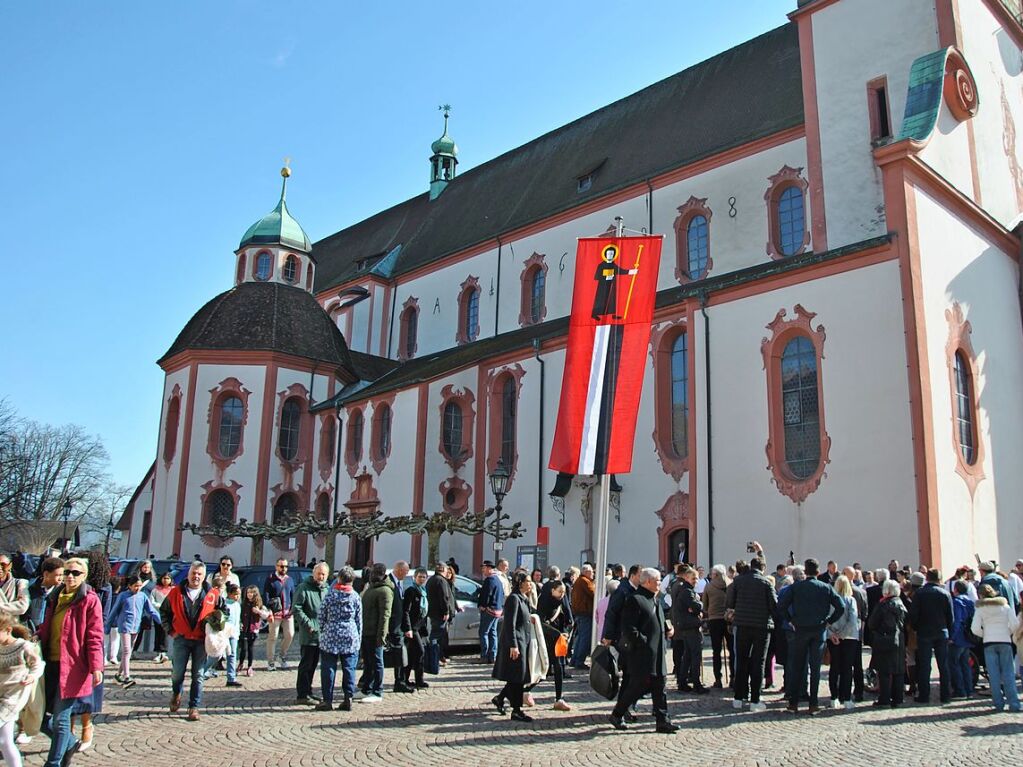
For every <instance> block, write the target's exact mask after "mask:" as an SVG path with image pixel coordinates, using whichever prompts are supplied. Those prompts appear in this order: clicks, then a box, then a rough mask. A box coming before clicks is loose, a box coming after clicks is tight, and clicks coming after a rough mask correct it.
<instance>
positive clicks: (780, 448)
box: [760, 304, 831, 503]
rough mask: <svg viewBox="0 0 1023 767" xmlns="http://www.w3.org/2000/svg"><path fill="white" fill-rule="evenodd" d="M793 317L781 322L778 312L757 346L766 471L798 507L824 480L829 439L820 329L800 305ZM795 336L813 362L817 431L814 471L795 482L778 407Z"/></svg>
mask: <svg viewBox="0 0 1023 767" xmlns="http://www.w3.org/2000/svg"><path fill="white" fill-rule="evenodd" d="M795 314H796V316H795V317H793V318H792V319H785V316H786V310H785V309H780V310H778V314H777V315H775V318H774V320H772V321H771V322H770V323H769V324H768V325H767V329H768V330H769V331H771V335H770V337H768V338H764V339H763V341H762V342H761V344H760V352H761V354H762V355H763V358H764V370H765V371H766V373H767V376H766V377H767V412H768V429H769V434H768V441H767V445H766V446H765V448H764V450H765V452H766V453H767V470H768V471H770V472H771V478H772V481H773V482H774V484H775V485H776V486H777V488H778V492H780V493H781V494H782V495H784V496H787V497H789V498H791V499H792V500H793V501H795V502H796V503H802V502H803V501H805V500H806V498H807V497H808V496H809V495H810V493H812V492H814V491H815V490H816V489H817V488H818V487H819V486H820V483H821V479H822V478H823V477H825V476H826V474H825V469H826V468H827V465H828V464H829V463H830V462H831V459H830V457H829V456H830V452H831V437H830V436H828V433H827V429H826V427H825V423H824V420H825V410H826V408H825V406H824V404H825V403H824V368H823V364H822V363H823V360H824V339H825V332H824V326H823V325H818V326H817V328H816V329H814V328H813V327H812V326H811V324H810V323H811V320H813V318H814V317H816V316H817V315H816V314H815V313H814V312H808V311H807V310H806V309H804V308H803V307H802V306H801V305H799V304H796V306H795ZM795 336H803V337H805V338H807V339H808V340H809V341H810V343H811V344H812V345H813V348H814V352H815V354H816V358H817V413H818V427H819V429H820V459H819V460H818V462H817V468H816V470H815V471H814V472H813V473H812V474H811V475H810V476H808V477H804V478H799V477H796V476H794V475H793V474H792V473H791V472H790V471H789V468H788V464H787V463H786V460H785V414H784V407H783V403H782V396H781V392H782V375H781V357H782V354H783V353H784V351H785V346H786V344H788V342H789V341H791V340H792V339H793V338H794V337H795Z"/></svg>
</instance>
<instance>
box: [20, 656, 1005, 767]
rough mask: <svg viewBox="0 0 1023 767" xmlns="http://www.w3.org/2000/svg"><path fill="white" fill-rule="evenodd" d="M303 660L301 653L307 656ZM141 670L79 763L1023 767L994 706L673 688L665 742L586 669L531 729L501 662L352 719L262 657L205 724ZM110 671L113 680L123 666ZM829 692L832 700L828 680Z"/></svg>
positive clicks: (362, 707)
mask: <svg viewBox="0 0 1023 767" xmlns="http://www.w3.org/2000/svg"><path fill="white" fill-rule="evenodd" d="M296 651H297V648H294V649H293V650H292V652H291V655H292V656H293V657H296V658H297V655H296ZM257 657H260V656H259V655H258V654H257ZM132 665H133V669H132V670H133V672H134V676H135V678H136V679H137V680H138V684H137V685H135V686H134V687H133V688H131V689H128V690H123V689H121V688H120V687H118V686H117V685H111V686H110V687H108V688H107V689H108V694H107V700H106V702H105V704H104V713H103V714H102V715H101V716H100V717H97V722H98V726H97V728H96V736H95V744H96V745H95V747H94V749H93V750H92V751H90V752H86V753H85V754H82V755H81V756H79V757H76V758H75V761H74V763H75V764H76V765H100V764H103V765H119V767H185V766H188V767H190V766H191V765H199V764H202V765H210V767H213V766H214V765H216V766H219V765H225V766H227V765H230V766H231V767H271V765H287V766H288V767H298V766H299V765H301V766H302V767H319V766H320V765H346V766H347V765H352V764H357V765H388V767H400V766H402V765H422V766H423V767H428V766H430V765H436V764H442V763H444V762H447V763H451V764H459V765H477V764H490V765H502V767H512V766H513V765H520V764H521V765H580V764H586V765H601V764H614V765H649V766H651V767H652V766H653V765H664V764H681V763H693V764H696V763H698V764H700V765H706V766H708V767H711V766H713V765H737V766H739V765H751V766H753V765H756V766H757V767H767V766H770V765H814V767H819V765H828V766H829V767H834V766H835V765H858V766H859V765H865V764H871V763H879V764H880V763H888V764H896V765H958V764H963V765H971V767H976V765H978V764H992V763H999V764H1005V763H1016V764H1020V763H1023V715H1020V714H1011V713H995V712H994V711H993V710H992V709H991V707H990V700H989V699H987V698H980V699H977V700H972V701H957V702H954V703H952V704H950V705H946V706H940V707H939V706H937V705H935V706H919V705H914V704H912V703H910V704H907V705H905V706H904V707H902V708H900V709H897V710H888V709H885V710H880V709H874V708H872V707H871V706H870V704H869V703H861V704H859V705H857V707H856V709H855V710H854V711H851V712H845V711H824V712H822V713H821V715H820V716H818V717H816V718H811V717H809V716H806V715H805V714H801V715H799V716H793V715H790V714H786V713H784V712H783V710H782V709H783V708H784V702H783V701H782V700H781V698H780V696H779V695H777V694H775V693H769V694H768V695H767V696H766V697H765V700H766V701H767V703H768V710H767V711H766V712H764V713H757V714H751V713H749V712H736V711H733V709H732V707H731V701H730V700H729V699H728V698H727V697H726V696H725V695H724V694H723V692H727V691H720V690H715V691H713V692H712V693H711V694H710V695H707V696H703V697H701V698H697V697H695V696H692V695H688V696H680V695H678V694H676V693H669V703H670V708H671V713H672V716H673V718H674V720H675V721H676V722H677V723H678V724H680V725H681V726H682V730H681V731H680V732H679V733H678V734H676V735H658V734H655V733H654V732H653V720H652V719H651V718H650V717H649V716H648V714H649V703H648V702H646V703H641V704H640V713H641V715H642V714H644V713H645V714H647V715H645V716H641V719H640V722H639V723H638V724H636V725H633V726H632V729H631V730H630V731H629V732H624V733H619V732H616V731H614V730H612V728H611V727H610V726H609V725H608V723H607V714H608V711H609V709H610V704H609V703H607V702H606V701H601V700H598V699H597V698H596V697H595V696H594V694H593V693H592V692H590V690H589V686H588V684H587V682H586V680H585V679H584V678H583V675H582V674H577V675H576V676H575V677H574V678H573V679H571V680H567V681H566V696H565V697H566V699H567V700H568V701H569V702H570V704H571V705H572V706H573V710H572V711H570V712H564V713H562V712H557V711H553V710H551V706H552V704H553V702H554V700H553V698H554V695H553V684H552V683H545V684H541V685H540V686H539V688H538V689H537V690H536V691H535V695H536V700H537V705H536V707H535V708H533V709H529V710H528V711H529V713H531V714H532V715H533V716H535V717H536V719H535V721H534V722H533V723H531V724H520V723H517V722H511V721H510V720H508V719H507V718H503V719H502V718H501V717H498V716H497V714H496V712H495V711H494V709H493V707H492V706H491V704H490V703H489V701H490V698H491V696H493V695H494V693H495V692H496V690H497V687H498V685H497V683H495V682H494V681H493V680H491V679H490V673H489V672H490V669H489V667H486V666H482V665H478V664H476V663H474V662H473V659H472V658H470V657H462V658H455V659H453V660H452V661H451V662H450V663H449V665H448V666H447V667H446V668H444V669H442V670H441V674H440V676H438V677H428V681H429V682H430V684H431V687H430V688H429V689H428V690H422V691H420V692H418V693H416V694H414V695H398V694H393V693H387V694H385V696H384V700H383V702H382V703H379V704H375V705H373V704H359V703H358V702H356V703H355V704H353V709H354V710H353V711H352V712H350V713H343V712H339V711H332V712H322V713H321V712H316V711H313V710H312V709H311V707H309V706H299V705H296V704H295V703H294V699H295V692H294V680H295V671H294V664H292V666H291V668H290V669H289V670H287V671H276V672H268V671H266V670H265V669H266V664H265V662H257V665H256V667H255V668H256V671H255V675H254V676H253V677H251V678H248V677H241V681H242V683H243V684H244V685H245V687H244V688H243V689H228V688H226V687H225V686H224V681H225V680H224V677H223V675H221V676H220V677H219V678H217V679H213V680H210V681H209V682H207V685H206V693H205V698H204V701H203V712H202V719H201V721H199V722H197V723H192V722H187V721H185V720H184V718H183V714H184V713H185V710H184V708H182V710H181V712H180V713H179V714H175V715H171V714H169V713H168V712H167V702H168V698H169V694H170V679H169V677H170V664H169V663H167V664H164V665H157V664H155V663H153V662H152V661H149V660H138V661H136V662H133V664H132ZM108 671H109V672H110V674H111V681H112V674H113V671H114V669H113V667H108ZM387 679H388V680H390V679H391V672H390V671H388V673H387ZM318 680H319V676H318V675H317V684H318ZM339 681H340V678H339ZM822 690H823V695H824V696H826V694H827V692H826V685H822ZM936 692H937V691H936V690H935V693H936ZM822 702H826V698H825V697H822ZM48 745H49V743H48V741H47V739H46V738H45V737H43V736H39V737H37V738H35V739H34V740H33V742H32V743H31V744H29V745H28V746H26V747H25V754H26V764H28V765H40V764H42V762H43V760H44V756H45V753H44V752H43V750H42V749H44V748H45V747H47V746H48ZM441 760H444V762H442V761H441Z"/></svg>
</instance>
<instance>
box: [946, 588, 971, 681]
mask: <svg viewBox="0 0 1023 767" xmlns="http://www.w3.org/2000/svg"><path fill="white" fill-rule="evenodd" d="M952 590H953V591H954V592H955V593H954V596H953V597H952V634H951V636H949V638H948V665H949V670H950V671H951V673H952V696H953V697H955V698H972V697H973V671H971V670H970V650H971V648H972V647H973V640H972V637H971V636H970V635H969V633H968V632H969V630H970V625H971V624H972V623H973V614H974V612H975V609H974V606H973V601H972V600H971V599H970V597H969V596H968V594H969V592H970V587H969V585H968V584H967V583H966V581H963V580H958V581H955V582H954V583H953V585H952Z"/></svg>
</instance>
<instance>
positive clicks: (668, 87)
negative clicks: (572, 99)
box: [313, 23, 803, 291]
mask: <svg viewBox="0 0 1023 767" xmlns="http://www.w3.org/2000/svg"><path fill="white" fill-rule="evenodd" d="M802 123H803V91H802V80H801V74H800V65H799V40H798V36H797V33H796V26H795V24H792V23H790V24H786V25H785V26H782V27H779V28H778V29H775V30H772V31H771V32H767V33H766V34H763V35H760V36H759V37H756V38H754V39H753V40H750V41H749V42H746V43H743V44H742V45H739V46H737V47H735V48H732V49H731V50H729V51H725V52H724V53H721V54H719V55H717V56H714V57H713V58H710V59H708V60H706V61H704V62H702V63H700V64H697V65H695V66H693V67H690V68H689V69H686V70H683V71H682V72H679V73H678V74H676V75H672V76H671V77H668V78H667V79H665V80H662V81H661V82H659V83H655V84H654V85H651V86H649V87H647V88H644V89H643V90H641V91H639V92H638V93H634V94H632V95H631V96H628V97H626V98H624V99H621V100H620V101H616V102H614V103H613V104H610V105H608V106H606V107H604V108H602V109H599V110H597V111H596V112H593V113H591V114H589V115H586V116H585V117H582V118H580V119H578V120H575V121H574V122H571V123H569V124H568V125H565V126H563V127H561V128H558V129H557V130H554V131H552V132H550V133H547V134H546V135H544V136H541V137H540V138H537V139H535V140H533V141H531V142H529V143H528V144H525V145H523V146H521V147H519V148H518V149H514V150H512V151H510V152H507V153H505V154H503V155H501V156H499V157H497V158H495V159H493V160H490V161H489V162H486V163H483V164H482V165H479V166H477V167H476V168H473V169H471V170H469V171H467V172H466V173H464V174H462V175H460V176H458V177H457V178H455V179H454V180H453V181H451V183H449V184H448V186H447V188H446V189H445V190H444V192H443V193H442V194H441V195H440V197H438V198H437V199H436V200H434V201H433V202H430V200H429V195H428V194H427V193H425V192H424V193H423V194H421V195H419V196H417V197H413V198H412V199H410V200H407V201H406V202H403V203H401V204H399V205H396V206H394V207H393V208H389V209H388V210H385V211H382V212H380V213H377V214H376V215H374V216H372V217H371V218H368V219H366V220H365V221H362V222H360V223H358V224H355V225H354V226H351V227H349V228H347V229H343V230H342V231H340V232H337V233H336V234H333V235H330V236H329V237H326V238H324V239H322V240H320V241H319V242H317V243H315V244H314V245H313V254H314V255H315V256H316V259H317V264H318V267H317V270H316V290H317V291H320V290H324V289H326V288H330V287H332V286H334V285H338V284H340V283H343V282H346V281H348V280H351V279H353V278H355V277H358V276H359V275H360V274H365V273H366V272H367V271H368V267H367V266H366V265H364V266H363V268H362V270H360V269H359V268H358V266H357V262H359V261H365V260H367V259H368V260H369V262H370V263H369V266H372V263H373V261H374V259H377V260H378V259H379V258H381V257H383V256H384V255H385V254H387V253H388V252H390V251H391V250H392V249H393V248H395V247H396V246H398V245H401V252H400V254H399V256H398V258H397V263H396V264H395V265H394V268H393V271H392V274H393V275H395V276H397V275H401V274H404V273H406V272H409V271H412V270H414V269H417V268H419V267H421V266H424V265H426V264H429V263H431V262H433V261H436V260H437V259H440V258H443V257H444V256H447V255H450V254H452V253H456V252H458V251H461V250H464V249H466V248H468V247H471V246H473V245H477V244H479V243H482V242H486V241H488V240H492V239H494V238H495V237H496V236H497V235H499V234H501V233H503V232H508V231H510V230H512V229H515V228H517V227H521V226H525V225H528V224H530V223H532V222H535V221H539V220H542V219H544V218H547V217H549V216H551V215H554V214H556V213H559V212H561V211H565V210H568V209H570V208H573V207H575V206H577V205H580V204H581V203H584V202H587V201H589V200H592V199H594V198H599V197H602V196H604V195H607V194H609V193H611V192H614V191H616V190H618V189H622V188H624V187H627V186H630V185H633V184H636V183H640V182H643V181H644V180H646V179H648V178H651V177H654V176H657V175H659V174H661V173H665V172H667V171H670V170H673V169H675V168H678V167H682V166H685V165H688V164H690V163H693V162H695V161H697V160H700V159H702V158H704V157H708V156H710V155H714V154H717V153H719V152H722V151H724V150H726V149H730V148H732V147H736V146H741V145H742V144H746V143H749V142H750V141H753V140H756V139H758V138H762V137H764V136H768V135H771V134H773V133H777V132H779V131H781V130H785V129H787V128H792V127H794V126H798V125H801V124H802ZM595 168H596V169H597V170H596V173H595V176H594V179H593V184H592V187H591V188H590V189H589V191H587V192H585V193H582V194H580V193H579V192H578V191H577V179H578V178H579V177H580V176H582V175H584V174H586V173H588V172H590V171H593V170H594V169H595Z"/></svg>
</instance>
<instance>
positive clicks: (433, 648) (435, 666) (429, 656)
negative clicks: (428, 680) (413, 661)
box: [423, 642, 440, 674]
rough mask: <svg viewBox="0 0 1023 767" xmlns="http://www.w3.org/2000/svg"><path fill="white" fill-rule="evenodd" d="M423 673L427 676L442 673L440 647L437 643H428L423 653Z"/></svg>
mask: <svg viewBox="0 0 1023 767" xmlns="http://www.w3.org/2000/svg"><path fill="white" fill-rule="evenodd" d="M423 671H425V672H426V673H427V674H439V673H440V647H439V646H438V645H437V643H436V642H427V643H426V648H425V652H424V653H423Z"/></svg>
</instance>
